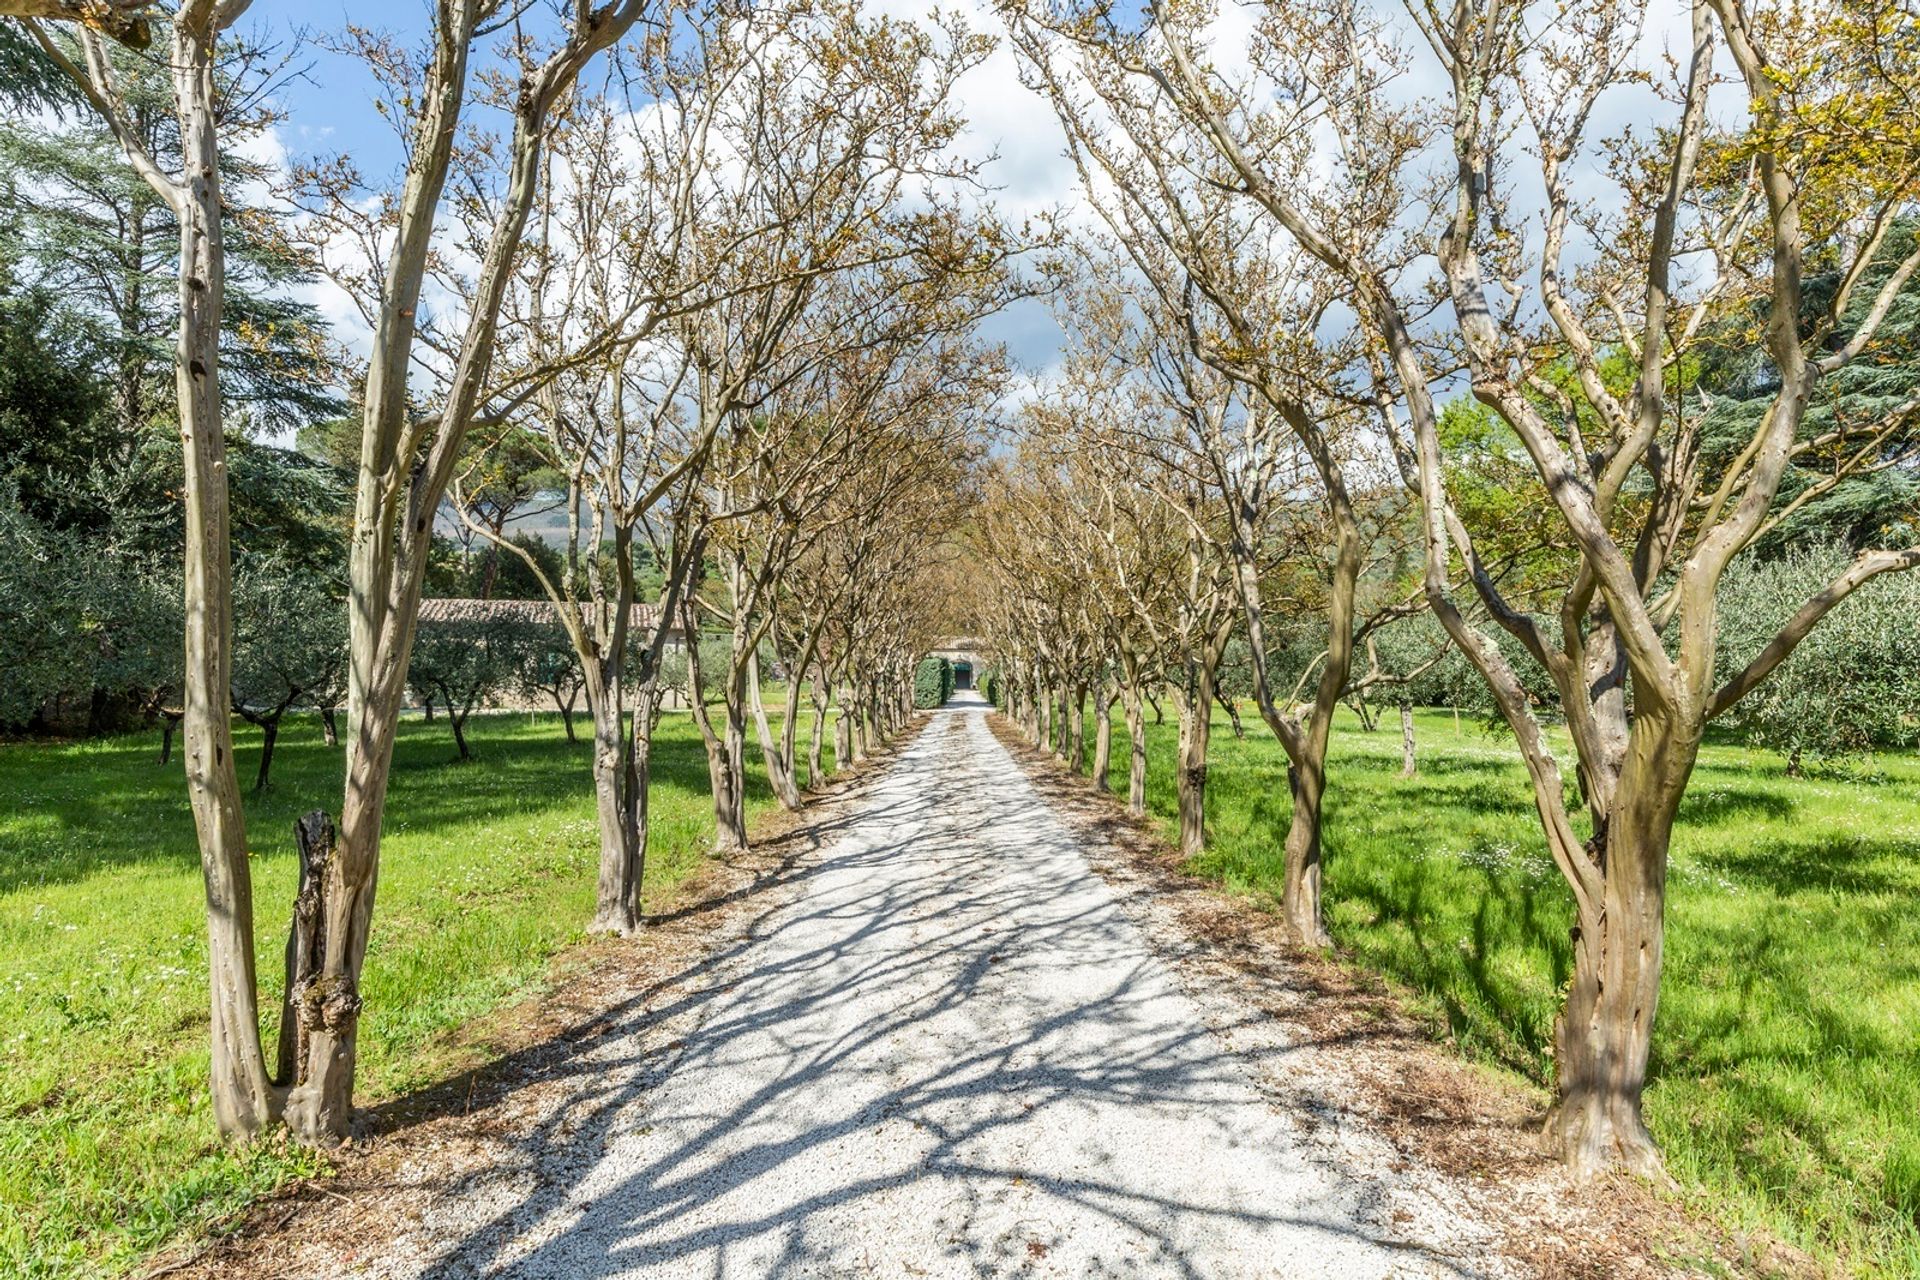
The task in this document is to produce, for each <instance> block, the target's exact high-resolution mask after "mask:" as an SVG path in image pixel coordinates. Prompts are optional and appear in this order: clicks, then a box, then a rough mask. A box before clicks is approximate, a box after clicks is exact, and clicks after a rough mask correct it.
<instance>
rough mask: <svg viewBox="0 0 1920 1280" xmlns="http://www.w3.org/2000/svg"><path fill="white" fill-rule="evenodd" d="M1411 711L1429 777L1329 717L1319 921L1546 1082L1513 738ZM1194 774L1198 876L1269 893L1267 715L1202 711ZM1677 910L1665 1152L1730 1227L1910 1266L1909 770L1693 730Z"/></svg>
mask: <svg viewBox="0 0 1920 1280" xmlns="http://www.w3.org/2000/svg"><path fill="white" fill-rule="evenodd" d="M1417 725H1418V736H1419V741H1420V772H1419V775H1418V776H1417V777H1414V778H1411V779H1403V778H1401V777H1400V776H1399V769H1400V740H1399V732H1398V725H1397V723H1395V721H1394V718H1393V716H1392V715H1391V714H1390V715H1389V716H1388V718H1387V721H1386V723H1385V724H1384V725H1383V726H1382V727H1381V729H1380V731H1378V732H1375V733H1365V732H1362V731H1361V730H1360V727H1359V724H1358V721H1357V720H1355V719H1353V718H1350V717H1345V716H1344V714H1343V719H1342V722H1341V724H1340V726H1339V728H1338V730H1337V731H1336V735H1335V739H1334V744H1333V753H1332V763H1331V769H1330V794H1329V801H1328V815H1327V829H1326V847H1327V871H1326V877H1327V879H1326V894H1327V904H1328V914H1329V925H1330V928H1331V930H1332V932H1333V935H1334V937H1335V939H1336V941H1337V942H1338V944H1339V945H1340V946H1341V947H1342V948H1343V949H1345V950H1346V951H1347V952H1348V953H1349V954H1351V955H1352V956H1353V957H1354V958H1355V959H1357V960H1359V961H1361V962H1363V963H1365V964H1367V965H1369V966H1372V967H1374V968H1376V969H1379V970H1382V971H1384V972H1386V973H1389V974H1391V975H1393V976H1394V977H1395V978H1397V979H1399V980H1400V981H1401V982H1402V983H1404V984H1406V986H1407V987H1409V988H1410V989H1411V991H1412V992H1413V994H1414V998H1415V1000H1416V1002H1417V1004H1418V1005H1419V1007H1420V1008H1421V1009H1422V1010H1423V1011H1424V1012H1425V1013H1426V1014H1427V1015H1428V1016H1430V1017H1431V1018H1432V1019H1433V1021H1434V1023H1435V1025H1436V1027H1438V1028H1441V1029H1444V1030H1445V1031H1446V1032H1447V1033H1448V1034H1450V1035H1451V1036H1452V1037H1453V1038H1454V1039H1455V1040H1456V1041H1457V1042H1458V1043H1459V1044H1460V1045H1461V1046H1462V1047H1463V1048H1464V1049H1465V1050H1466V1051H1467V1052H1468V1053H1469V1054H1471V1055H1473V1056H1474V1057H1476V1058H1480V1059H1483V1060H1489V1061H1492V1062H1496V1063H1499V1064H1502V1065H1504V1066H1506V1067H1509V1068H1511V1069H1513V1070H1515V1071H1518V1072H1521V1073H1523V1074H1524V1075H1526V1076H1527V1077H1529V1078H1530V1079H1532V1080H1535V1081H1537V1082H1541V1083H1545V1082H1547V1081H1550V1080H1551V1078H1552V1060H1551V1044H1552V1030H1553V1020H1554V1016H1555V1014H1556V1012H1557V1011H1558V1007H1559V1003H1560V996H1561V993H1562V991H1563V989H1564V984H1565V982H1566V979H1567V975H1568V972H1569V964H1570V959H1569V957H1570V949H1569V942H1568V936H1567V930H1568V926H1569V924H1570V922H1571V915H1572V909H1571V900H1570V897H1569V895H1568V892H1567V890H1566V888H1565V886H1564V884H1563V882H1562V881H1561V879H1560V876H1559V873H1558V871H1557V870H1555V868H1554V867H1553V865H1552V863H1551V862H1550V861H1549V860H1548V858H1547V855H1546V851H1545V847H1544V843H1543V840H1542V837H1541V835H1540V830H1539V825H1538V820H1537V818H1536V817H1535V815H1534V812H1533V806H1532V801H1531V798H1530V797H1531V791H1530V790H1529V787H1528V782H1527V779H1526V775H1525V774H1524V772H1523V771H1522V770H1521V767H1520V765H1519V762H1518V756H1517V753H1516V751H1515V748H1514V746H1513V743H1512V741H1511V739H1510V738H1506V737H1504V736H1496V735H1495V734H1493V733H1490V732H1488V731H1487V730H1485V729H1483V728H1481V727H1479V726H1478V725H1476V724H1475V723H1474V722H1473V721H1472V720H1471V719H1469V720H1468V721H1467V722H1466V723H1465V724H1464V725H1462V726H1460V727H1459V728H1458V729H1456V726H1455V721H1454V718H1453V716H1452V715H1451V714H1450V713H1444V712H1432V713H1427V712H1423V713H1420V714H1419V716H1418V717H1417ZM1116 730H1117V732H1116V746H1115V751H1114V757H1113V759H1114V771H1113V775H1112V785H1113V786H1114V787H1115V788H1116V789H1117V790H1120V791H1121V792H1122V793H1124V790H1125V787H1126V775H1125V769H1126V759H1127V756H1126V746H1125V741H1126V735H1125V730H1124V728H1123V727H1121V726H1117V725H1116ZM1147 741H1148V750H1149V759H1150V770H1149V775H1148V777H1149V785H1148V801H1149V804H1150V806H1151V808H1152V811H1153V812H1154V814H1155V815H1156V816H1157V817H1158V818H1159V819H1160V820H1161V821H1162V822H1163V823H1164V824H1165V828H1166V830H1167V832H1168V834H1169V835H1171V834H1172V832H1173V815H1174V813H1175V807H1174V792H1173V779H1174V773H1173V755H1174V747H1175V730H1174V726H1173V723H1172V721H1171V718H1169V720H1168V722H1167V723H1166V724H1164V725H1161V726H1151V727H1149V730H1148V734H1147ZM1569 772H1570V770H1569ZM1208 785H1209V790H1208V796H1207V826H1208V833H1209V848H1208V851H1207V853H1206V854H1205V855H1204V857H1203V858H1202V859H1200V862H1199V865H1198V867H1197V869H1198V870H1200V871H1201V872H1203V873H1204V874H1206V875H1208V876H1211V877H1213V878H1215V879H1217V880H1219V881H1221V882H1223V883H1224V884H1225V885H1227V886H1228V887H1230V888H1233V889H1235V890H1239V891H1242V892H1245V893H1248V894H1252V895H1255V896H1258V897H1263V898H1269V899H1271V898H1274V897H1277V895H1278V894H1279V892H1280V886H1281V884H1282V883H1283V877H1282V870H1283V867H1282V858H1281V843H1282V840H1283V839H1284V836H1285V831H1286V821H1287V817H1288V812H1289V807H1290V806H1289V801H1288V794H1287V786H1286V769H1285V760H1284V757H1283V756H1282V755H1281V752H1280V749H1279V746H1278V744H1276V743H1275V742H1274V741H1273V740H1272V739H1271V737H1269V736H1268V735H1267V734H1266V732H1265V730H1264V728H1263V727H1262V726H1261V725H1260V723H1259V722H1258V720H1257V719H1255V718H1252V717H1248V720H1247V737H1246V738H1245V739H1244V740H1235V739H1234V737H1233V734H1232V731H1231V728H1230V726H1229V725H1228V724H1227V722H1226V719H1225V717H1224V716H1220V717H1218V718H1217V721H1216V723H1215V725H1214V730H1213V758H1212V761H1211V768H1210V770H1209V773H1208ZM1668 924H1669V928H1668V934H1667V969H1666V981H1665V986H1664V990H1663V994H1662V998H1661V1006H1660V1012H1659V1019H1658V1024H1657V1029H1656V1035H1655V1041H1654V1061H1653V1066H1652V1072H1653V1084H1652V1087H1651V1088H1650V1089H1649V1091H1648V1094H1647V1108H1648V1113H1649V1118H1650V1123H1651V1124H1652V1126H1653V1129H1654V1132H1655V1134H1656V1136H1657V1137H1658V1138H1659V1140H1660V1142H1661V1144H1662V1146H1663V1148H1664V1149H1665V1151H1666V1155H1667V1161H1668V1167H1669V1169H1670V1170H1671V1171H1672V1172H1673V1174H1674V1175H1675V1177H1676V1178H1678V1179H1679V1180H1680V1182H1681V1183H1682V1185H1683V1186H1685V1187H1687V1188H1689V1189H1690V1190H1691V1191H1693V1192H1694V1193H1695V1194H1696V1195H1698V1196H1700V1197H1701V1199H1702V1200H1703V1202H1710V1203H1711V1204H1712V1205H1713V1206H1714V1208H1715V1209H1716V1211H1718V1212H1720V1213H1722V1214H1724V1215H1725V1216H1726V1217H1728V1218H1729V1219H1731V1220H1733V1221H1735V1222H1736V1223H1739V1224H1748V1225H1750V1224H1764V1225H1766V1226H1768V1227H1770V1228H1771V1229H1773V1230H1775V1231H1777V1232H1778V1233H1779V1234H1781V1235H1782V1236H1783V1237H1785V1238H1786V1239H1788V1240H1790V1241H1792V1242H1793V1243H1795V1244H1796V1245H1798V1246H1799V1247H1801V1248H1804V1249H1807V1250H1809V1251H1810V1252H1813V1253H1814V1254H1816V1255H1817V1256H1821V1257H1825V1258H1828V1259H1834V1260H1838V1261H1839V1262H1840V1263H1841V1265H1843V1266H1844V1267H1845V1268H1847V1269H1848V1270H1850V1271H1853V1272H1855V1273H1858V1274H1862V1275H1874V1276H1915V1275H1920V762H1916V761H1915V760H1913V759H1912V758H1909V757H1893V756H1883V757H1879V758H1876V759H1875V760H1873V761H1871V762H1870V763H1862V764H1860V765H1857V766H1855V767H1854V768H1851V769H1847V770H1834V771H1830V772H1829V773H1827V774H1826V775H1824V776H1816V777H1812V778H1807V779H1803V780H1798V781H1796V780H1794V779H1791V778H1788V777H1787V776H1786V774H1785V771H1784V769H1783V767H1782V763H1781V761H1780V759H1779V758H1778V757H1777V756H1774V755H1772V754H1770V753H1767V752H1759V751H1750V750H1747V749H1745V748H1743V747H1739V746H1735V745H1726V744H1716V745H1710V746H1708V747H1707V748H1706V750H1705V751H1704V752H1703V754H1702V757H1701V762H1700V767H1699V769H1698V771H1697V772H1696V773H1695V775H1694V780H1693V786H1692V789H1691V790H1690V792H1689V793H1688V798H1687V801H1686V806H1685V808H1684V810H1683V811H1682V816H1681V822H1680V826H1679V829H1678V831H1677V834H1676V838H1675V841H1674V851H1673V866H1672V875H1671V898H1670V904H1669V913H1668Z"/></svg>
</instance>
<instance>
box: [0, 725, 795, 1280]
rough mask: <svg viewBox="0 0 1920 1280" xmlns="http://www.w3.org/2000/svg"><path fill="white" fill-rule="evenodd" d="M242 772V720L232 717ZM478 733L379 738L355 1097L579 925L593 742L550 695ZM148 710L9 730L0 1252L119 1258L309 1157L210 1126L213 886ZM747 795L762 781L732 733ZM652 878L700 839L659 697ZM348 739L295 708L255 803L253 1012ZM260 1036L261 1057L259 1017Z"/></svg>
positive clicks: (694, 753)
mask: <svg viewBox="0 0 1920 1280" xmlns="http://www.w3.org/2000/svg"><path fill="white" fill-rule="evenodd" d="M238 732H239V737H238V753H239V756H240V761H239V763H240V772H241V777H242V779H243V782H246V783H250V782H251V780H252V777H253V767H254V762H255V752H256V751H257V747H258V735H257V733H256V732H255V731H253V730H251V729H250V728H244V727H243V728H240V729H239V731H238ZM468 733H469V736H470V739H471V741H472V743H473V748H474V752H475V754H476V756H477V757H478V758H477V759H476V760H475V761H474V762H473V763H471V764H465V765H462V764H456V763H453V762H452V760H453V741H452V738H451V737H450V735H449V734H448V731H447V729H446V726H445V725H444V724H443V723H440V722H435V723H433V724H426V723H423V722H421V721H419V720H417V719H409V720H408V721H407V722H405V723H404V724H403V726H402V729H401V734H400V740H399V745H398V749H397V750H396V752H395V760H394V776H393V786H392V792H391V795H390V799H389V807H388V811H387V822H386V840H385V844H384V848H383V850H382V857H381V864H380V901H379V907H378V910H377V911H376V913H375V917H374V926H373V938H372V942H371V945H370V948H369V954H368V957H367V966H366V976H365V986H364V995H365V997H366V1009H367V1013H366V1017H365V1018H364V1020H363V1021H362V1023H361V1035H360V1053H361V1058H360V1062H361V1071H360V1081H359V1091H358V1092H359V1096H360V1097H361V1098H362V1099H378V1098H381V1097H389V1096H393V1095H395V1094H398V1093H400V1092H403V1091H405V1090H408V1089H411V1088H414V1087H416V1086H419V1085H423V1084H428V1083H431V1082H432V1080H433V1079H434V1068H435V1063H434V1060H433V1058H432V1056H431V1054H429V1053H426V1052H425V1050H427V1049H428V1047H429V1045H430V1042H432V1041H433V1039H434V1037H435V1036H436V1034H437V1033H440V1032H444V1031H446V1030H447V1029H449V1028H451V1027H454V1026H456V1025H458V1024H460V1023H462V1022H465V1021H467V1020H469V1019H472V1018H474V1017H475V1016H477V1015H479V1014H482V1013H484V1012H486V1011H487V1010H488V1009H490V1008H493V1007H495V1006H497V1005H499V1004H501V1003H502V1002H504V1001H507V1000H510V999H513V998H515V997H520V996H525V995H528V994H530V993H531V992H533V991H535V990H537V989H539V987H540V985H541V983H542V981H543V979H544V977H545V976H546V974H547V973H548V962H549V960H550V959H551V958H552V957H553V955H554V954H555V953H556V952H557V951H559V950H560V949H561V948H563V947H565V946H566V945H568V944H569V943H571V942H574V941H576V940H577V939H579V938H580V937H581V934H582V931H583V929H584V927H585V925H586V924H587V922H588V920H589V919H590V917H591V914H592V909H593V891H594V890H593V886H594V862H595V858H596V854H597V849H598V842H597V837H596V835H595V829H594V823H593V808H592V781H591V779H590V777H589V776H588V771H587V751H588V746H587V743H586V742H585V741H584V740H582V741H581V742H579V743H575V744H569V743H568V742H567V741H566V740H565V738H564V736H563V735H562V733H561V730H560V724H559V719H558V717H556V716H551V715H542V716H537V717H530V716H527V715H525V714H518V715H496V716H486V717H479V716H476V717H475V719H474V720H473V722H472V724H471V726H470V728H469V730H468ZM157 743H158V735H157V734H141V735H135V736H127V737H117V738H109V739H103V740H98V741H92V742H84V743H73V744H59V745H49V744H36V743H8V744H0V795H4V796H5V797H6V799H7V803H6V806H5V808H4V809H3V810H0V1275H5V1276H8V1277H15V1276H18V1277H23V1278H25V1277H40V1276H55V1275H58V1276H66V1275H91V1274H96V1273H111V1272H114V1271H118V1270H122V1269H124V1268H125V1266H126V1265H127V1264H128V1263H129V1262H131V1261H132V1260H134V1259H136V1258H137V1257H138V1256H139V1255H140V1254H141V1253H143V1252H145V1251H146V1250H148V1249H151V1248H152V1247H154V1246H156V1245H158V1244H160V1243H162V1242H163V1241H165V1240H167V1239H169V1238H170V1237H172V1236H174V1235H176V1234H177V1233H179V1232H180V1231H182V1230H183V1229H187V1228H190V1227H192V1226H194V1225H195V1224H198V1223H202V1222H205V1221H206V1220H208V1219H209V1218H211V1217H213V1216H216V1215H218V1214H220V1213H223V1212H226V1211H228V1210H230V1209H232V1208H234V1207H236V1206H238V1205H239V1204H241V1203H243V1202H244V1201H245V1200H246V1199H247V1198H249V1197H251V1196H254V1195H257V1194H259V1193H260V1192H261V1191H263V1190H265V1189H267V1188H270V1187H272V1186H273V1185H275V1184H277V1183H278V1182H280V1181H282V1180H284V1179H286V1178H287V1177H289V1176H293V1175H297V1174H299V1173H302V1172H306V1171H309V1170H310V1169H311V1168H312V1167H313V1166H312V1157H310V1156H308V1155H306V1154H304V1153H301V1152H298V1151H294V1150H289V1149H288V1148H286V1146H285V1145H284V1143H277V1142H271V1141H270V1142H265V1143H261V1144H258V1145H256V1146H253V1147H250V1148H244V1149H237V1150H236V1149H229V1148H225V1147H223V1146H222V1145H221V1144H220V1143H219V1142H218V1141H217V1140H216V1138H215V1135H214V1131H213V1124H212V1119H211V1114H210V1106H209V1103H208V1098H207V1086H206V1071H207V1048H206V1034H207V1007H206V1006H207V979H206V927H205V908H204V903H203V899H202V896H201V884H200V864H199V856H198V853H197V851H196V847H195V844H194V838H193V824H192V817H191V815H190V814H189V812H188V809H187V800H186V789H185V785H184V783H183V781H182V779H181V775H180V765H179V756H178V755H176V756H175V760H174V763H173V764H172V765H171V766H169V767H164V768H163V767H161V766H160V765H158V764H156V763H155V748H156V746H157ZM749 756H750V758H751V759H750V764H751V765H752V771H751V772H750V773H749V793H748V804H749V808H750V810H751V811H752V812H756V813H757V812H759V811H761V810H763V809H765V808H766V807H767V806H768V804H769V803H770V802H771V798H770V796H769V794H768V792H767V789H766V786H765V780H764V777H763V776H762V775H761V774H760V772H759V767H758V766H759V760H758V751H757V750H751V749H750V750H749ZM654 761H655V763H654V771H653V778H654V789H653V794H652V805H651V816H652V839H651V842H650V846H649V855H648V863H647V885H646V888H647V892H648V894H649V895H656V896H657V895H659V894H661V893H663V892H665V891H667V890H669V889H671V887H672V886H674V885H675V884H677V883H678V882H680V881H681V880H683V879H685V878H686V876H687V875H688V874H689V873H690V872H692V871H693V870H694V869H695V868H696V867H698V865H699V864H700V862H701V861H702V857H703V854H704V851H705V849H706V846H707V843H708V841H709V840H710V838H711V835H712V830H713V819H712V810H711V806H710V803H709V801H708V798H707V772H706V757H705V754H704V752H703V751H702V749H701V746H700V740H699V736H698V734H697V732H696V731H695V729H694V727H693V725H692V722H691V721H690V720H689V719H688V717H687V716H686V715H684V714H678V715H674V714H669V715H668V716H666V717H665V718H664V719H663V721H662V723H661V727H660V733H659V736H658V738H657V739H656V741H655V745H654ZM340 775H341V760H340V753H338V752H335V751H330V750H328V749H327V748H326V747H325V746H324V744H323V743H322V742H321V740H320V736H319V731H318V728H317V726H316V725H315V724H314V723H313V721H312V720H311V718H309V717H301V718H298V719H297V720H295V719H290V720H289V723H288V726H287V727H286V729H284V730H283V732H282V735H281V739H280V745H279V749H278V750H277V751H276V752H275V756H274V780H273V786H272V787H271V788H270V789H269V790H268V791H267V792H266V793H265V794H263V795H260V796H257V797H253V798H251V799H250V800H249V802H248V806H247V818H248V832H249V836H250V838H251V841H252V844H253V848H254V850H255V855H254V864H253V865H254V896H255V912H256V929H257V932H258V937H257V939H256V942H257V945H258V954H259V966H260V973H261V977H262V981H263V984H264V985H265V986H266V987H267V988H268V990H267V992H266V994H265V998H263V1000H262V1009H263V1010H264V1011H266V1012H267V1014H268V1023H269V1026H268V1031H269V1034H271V1032H272V1030H273V1029H274V1026H276V1025H277V1018H278V1008H279V1006H278V1000H279V990H278V987H279V982H280V971H281V964H282V959H281V951H282V948H283V947H284V946H285V941H286V927H287V913H288V910H289V908H290V905H291V902H292V897H293V887H294V872H295V860H294V852H293V836H292V831H293V822H294V819H295V818H296V817H298V816H299V815H300V814H301V813H304V812H306V811H307V810H309V809H312V808H326V809H329V810H337V808H338V807H339V801H340V785H341V781H340ZM268 1043H269V1049H268V1056H269V1061H271V1057H272V1049H271V1043H272V1042H271V1040H270V1039H269V1041H268Z"/></svg>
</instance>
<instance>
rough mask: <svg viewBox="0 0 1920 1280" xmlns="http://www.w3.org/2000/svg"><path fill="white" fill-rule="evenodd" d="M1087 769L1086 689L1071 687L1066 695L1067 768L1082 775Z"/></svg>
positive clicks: (1078, 685) (1076, 686)
mask: <svg viewBox="0 0 1920 1280" xmlns="http://www.w3.org/2000/svg"><path fill="white" fill-rule="evenodd" d="M1086 767H1087V687H1086V686H1085V685H1083V684H1076V685H1073V686H1072V687H1071V688H1070V689H1069V691H1068V693H1067V768H1069V769H1071V770H1072V771H1073V772H1074V773H1083V772H1085V771H1086Z"/></svg>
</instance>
